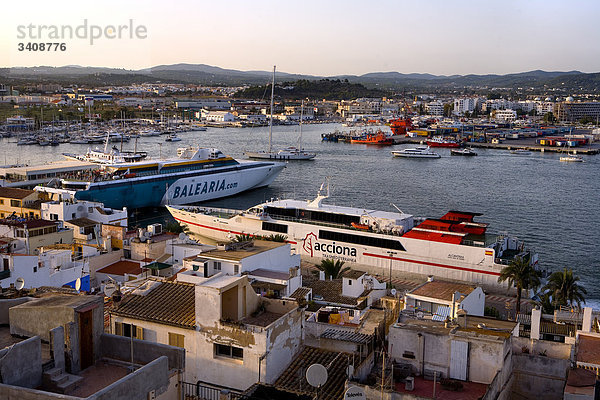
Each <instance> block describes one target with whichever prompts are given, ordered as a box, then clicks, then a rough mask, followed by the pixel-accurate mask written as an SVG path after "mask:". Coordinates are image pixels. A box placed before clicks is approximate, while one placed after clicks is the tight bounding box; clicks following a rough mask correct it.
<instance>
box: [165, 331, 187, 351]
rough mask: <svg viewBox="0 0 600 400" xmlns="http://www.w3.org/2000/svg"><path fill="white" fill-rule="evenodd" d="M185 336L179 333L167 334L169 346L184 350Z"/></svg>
mask: <svg viewBox="0 0 600 400" xmlns="http://www.w3.org/2000/svg"><path fill="white" fill-rule="evenodd" d="M184 339H185V336H183V335H180V334H179V333H173V332H169V346H175V347H181V348H182V349H183V348H185V341H184Z"/></svg>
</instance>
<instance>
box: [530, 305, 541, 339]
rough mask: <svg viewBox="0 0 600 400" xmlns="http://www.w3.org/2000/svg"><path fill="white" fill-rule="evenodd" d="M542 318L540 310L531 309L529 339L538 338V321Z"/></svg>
mask: <svg viewBox="0 0 600 400" xmlns="http://www.w3.org/2000/svg"><path fill="white" fill-rule="evenodd" d="M541 320H542V310H540V309H539V308H537V307H536V308H535V309H533V310H531V333H530V334H529V337H530V338H531V339H536V340H539V339H540V323H541Z"/></svg>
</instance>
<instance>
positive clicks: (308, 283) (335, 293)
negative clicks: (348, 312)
mask: <svg viewBox="0 0 600 400" xmlns="http://www.w3.org/2000/svg"><path fill="white" fill-rule="evenodd" d="M303 284H304V286H305V287H307V288H310V289H312V291H313V300H315V301H317V302H318V301H324V302H327V303H332V304H343V305H348V306H356V305H357V303H358V299H359V298H360V296H359V297H358V298H353V297H348V296H342V280H341V279H333V280H328V281H327V280H325V281H321V280H317V279H304V280H303ZM319 296H320V298H319Z"/></svg>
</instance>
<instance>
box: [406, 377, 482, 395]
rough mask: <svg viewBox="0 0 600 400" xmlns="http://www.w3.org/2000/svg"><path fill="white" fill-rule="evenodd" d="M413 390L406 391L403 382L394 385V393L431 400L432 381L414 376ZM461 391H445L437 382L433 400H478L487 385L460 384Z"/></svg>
mask: <svg viewBox="0 0 600 400" xmlns="http://www.w3.org/2000/svg"><path fill="white" fill-rule="evenodd" d="M414 378H415V386H414V390H411V391H407V390H406V389H405V385H404V382H400V383H396V386H395V390H396V392H399V393H403V394H407V395H410V396H411V397H413V398H420V399H422V398H433V381H430V380H426V379H424V378H423V377H422V376H415V377H414ZM460 383H461V384H462V386H463V389H462V390H461V391H459V392H456V391H453V390H446V389H444V388H443V387H442V385H441V383H440V382H439V380H438V381H437V383H436V388H435V393H436V396H435V398H436V399H437V400H479V399H481V398H482V397H483V396H484V395H485V392H486V390H487V387H488V385H485V384H483V383H474V382H462V381H461V382H460Z"/></svg>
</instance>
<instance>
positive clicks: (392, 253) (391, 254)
mask: <svg viewBox="0 0 600 400" xmlns="http://www.w3.org/2000/svg"><path fill="white" fill-rule="evenodd" d="M387 253H388V255H389V256H390V288H392V262H393V261H394V256H395V255H396V252H395V251H391V250H390V251H388V252H387Z"/></svg>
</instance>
